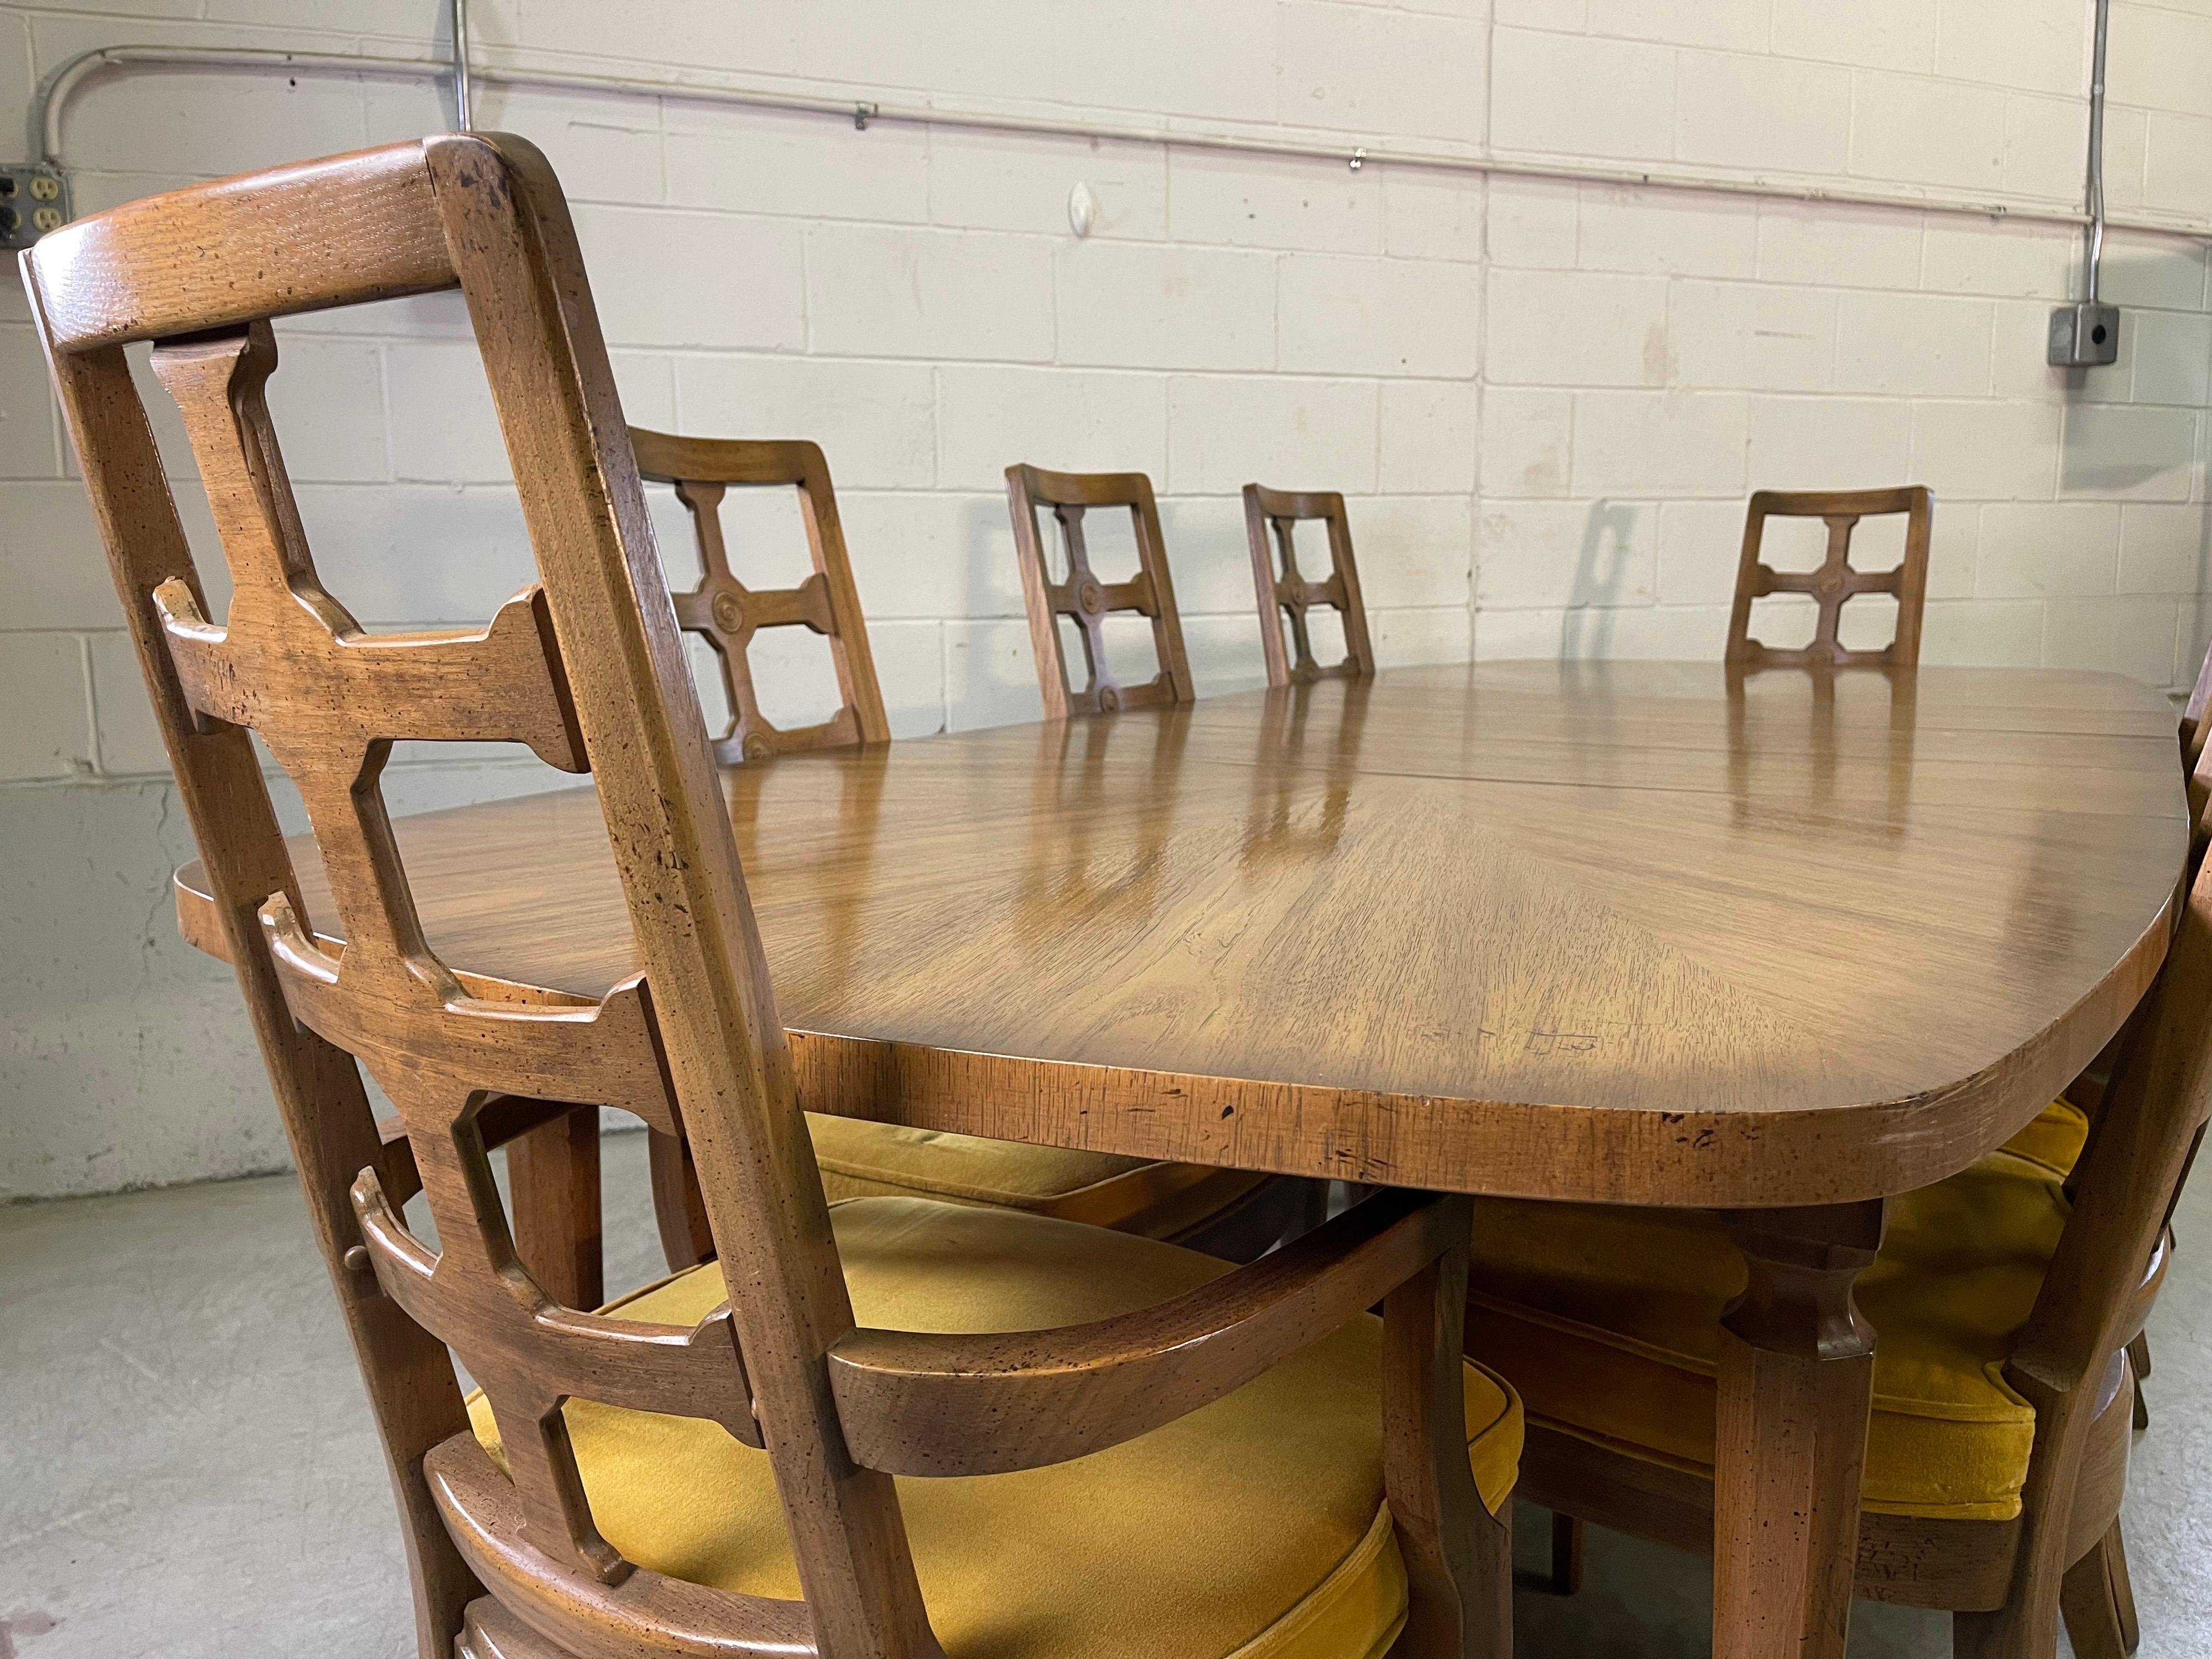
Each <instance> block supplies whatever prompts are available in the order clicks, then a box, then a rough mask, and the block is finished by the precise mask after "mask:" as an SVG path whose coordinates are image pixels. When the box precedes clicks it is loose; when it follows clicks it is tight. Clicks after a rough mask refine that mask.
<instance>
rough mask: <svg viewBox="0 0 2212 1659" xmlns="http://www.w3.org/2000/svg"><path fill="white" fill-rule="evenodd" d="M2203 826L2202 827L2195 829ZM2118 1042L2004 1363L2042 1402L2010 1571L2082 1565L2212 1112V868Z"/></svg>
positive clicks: (2199, 879) (2191, 891)
mask: <svg viewBox="0 0 2212 1659" xmlns="http://www.w3.org/2000/svg"><path fill="white" fill-rule="evenodd" d="M2202 830H2203V826H2202V825H2201V824H2199V825H2198V826H2197V833H2198V834H2199V835H2200V836H2201V834H2202ZM2134 1024H2135V1028H2136V1029H2135V1030H2133V1031H2132V1032H2131V1033H2130V1036H2129V1038H2128V1040H2127V1041H2126V1042H2124V1043H2123V1044H2122V1045H2121V1047H2120V1049H2119V1060H2118V1070H2117V1071H2116V1072H2115V1073H2114V1075H2113V1078H2112V1083H2111V1085H2109V1086H2108V1087H2107V1088H2106V1091H2105V1092H2104V1096H2103V1098H2102V1099H2101V1100H2100V1102H2099V1103H2098V1105H2097V1109H2096V1110H2095V1112H2094V1114H2093V1116H2092V1117H2091V1120H2090V1129H2089V1138H2088V1143H2087V1146H2085V1147H2084V1148H2083V1149H2082V1152H2081V1157H2080V1158H2079V1159H2078V1160H2077V1162H2076V1163H2075V1168H2074V1172H2073V1175H2072V1176H2071V1177H2070V1178H2069V1181H2068V1182H2067V1190H2068V1194H2069V1198H2070V1200H2071V1209H2070V1212H2069V1215H2068V1217H2067V1219H2066V1224H2065V1227H2064V1231H2063V1232H2062V1233H2061V1234H2060V1237H2059V1241H2058V1247H2057V1250H2056V1251H2055V1252H2054V1254H2053V1255H2052V1258H2051V1265H2050V1267H2049V1269H2048V1271H2047V1272H2046V1273H2045V1275H2044V1282H2043V1287H2042V1290H2041V1291H2040V1293H2039V1295H2038V1297H2037V1299H2036V1304H2035V1308H2034V1311H2033V1314H2032V1315H2031V1316H2030V1317H2029V1320H2028V1322H2027V1328H2026V1329H2025V1330H2024V1331H2023V1332H2022V1334H2021V1339H2020V1340H2019V1342H2018V1343H2017V1345H2016V1346H2015V1349H2014V1352H2013V1356H2012V1358H2011V1359H2010V1360H2009V1361H2008V1362H2007V1364H2006V1368H2005V1375H2006V1380H2007V1381H2008V1383H2011V1385H2012V1386H2013V1387H2014V1388H2015V1389H2017V1390H2018V1391H2019V1392H2020V1393H2021V1394H2022V1395H2024V1396H2025V1397H2026V1398H2027V1399H2028V1400H2029V1401H2031V1402H2032V1403H2033V1405H2034V1407H2035V1410H2036V1429H2035V1444H2034V1449H2033V1453H2032V1455H2031V1457H2030V1461H2029V1464H2028V1473H2027V1487H2026V1489H2025V1491H2024V1492H2023V1493H2022V1497H2021V1503H2022V1509H2023V1515H2024V1518H2025V1521H2026V1526H2027V1530H2026V1532H2025V1534H2024V1536H2023V1538H2022V1541H2021V1552H2022V1553H2021V1557H2020V1558H2019V1559H2018V1561H2017V1564H2016V1565H2015V1572H2016V1573H2018V1572H2022V1571H2047V1572H2050V1573H2051V1575H2052V1577H2051V1582H2054V1583H2055V1582H2057V1575H2058V1574H2059V1573H2062V1572H2063V1571H2065V1569H2066V1568H2067V1567H2069V1566H2070V1565H2072V1559H2071V1553H2072V1551H2073V1549H2074V1546H2073V1545H2072V1544H2071V1542H2070V1539H2069V1533H2070V1520H2071V1516H2070V1508H2071V1504H2070V1499H2071V1494H2072V1492H2073V1490H2074V1485H2073V1483H2074V1480H2075V1475H2076V1473H2077V1471H2078V1470H2079V1468H2080V1467H2081V1458H2082V1455H2083V1452H2084V1449H2085V1446H2086V1443H2087V1437H2088V1432H2089V1430H2090V1427H2091V1425H2092V1423H2093V1421H2094V1419H2096V1418H2097V1416H2098V1415H2099V1414H2100V1412H2102V1411H2104V1410H2106V1409H2107V1408H2108V1407H2109V1402H2110V1401H2112V1398H2113V1389H2114V1388H2115V1386H2116V1385H2117V1383H2118V1381H2120V1380H2121V1379H2120V1377H2119V1373H2118V1367H2119V1366H2121V1365H2122V1364H2124V1359H2123V1358H2122V1349H2123V1346H2124V1344H2125V1343H2126V1342H2127V1341H2128V1340H2129V1339H2130V1337H2131V1336H2133V1334H2135V1333H2136V1331H2139V1330H2141V1329H2142V1321H2143V1318H2144V1316H2145V1315H2146V1314H2147V1313H2148V1309H2149V1304H2150V1301H2151V1299H2152V1297H2154V1295H2155V1294H2156V1291H2157V1289H2158V1286H2159V1285H2160V1282H2161V1281H2162V1279H2163V1278H2164V1273H2165V1267H2166V1249H2167V1248H2168V1245H2169V1243H2170V1236H2169V1235H2168V1233H2167V1227H2168V1225H2169V1224H2170V1222H2171V1221H2172V1217H2173V1211H2174V1206H2176V1205H2177V1204H2178V1203H2179V1201H2180V1198H2181V1189H2182V1185H2183V1183H2184V1182H2185V1181H2186V1180H2187V1179H2188V1176H2189V1172H2190V1168H2191V1164H2193V1163H2194V1161H2195V1159H2196V1157H2197V1151H2198V1148H2199V1147H2200V1146H2202V1144H2203V1139H2204V1133H2205V1125H2206V1122H2207V1120H2208V1118H2212V864H2202V865H2199V866H2198V867H2197V869H2196V870H2195V872H2193V874H2192V875H2191V878H2190V880H2189V881H2188V883H2187V884H2186V886H2185V890H2184V893H2183V899H2182V911H2181V917H2180V921H2179V926H2178V927H2176V929H2175V931H2174V933H2173V939H2172V944H2171V945H2169V947H2168V949H2167V952H2166V961H2165V963H2164V965H2163V966H2162V967H2161V968H2160V970H2159V975H2158V978H2157V981H2155V983H2154V985H2153V986H2152V987H2151V990H2150V992H2149V993H2148V996H2147V998H2146V999H2145V1002H2144V1005H2143V1006H2142V1007H2141V1008H2140V1009H2139V1010H2138V1011H2137V1018H2136V1021H2135V1022H2134Z"/></svg>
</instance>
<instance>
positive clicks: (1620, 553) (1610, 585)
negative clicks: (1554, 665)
mask: <svg viewBox="0 0 2212 1659" xmlns="http://www.w3.org/2000/svg"><path fill="white" fill-rule="evenodd" d="M1635 532H1636V509H1635V508H1634V507H1627V506H1624V505H1622V504H1621V503H1620V502H1618V501H1593V502H1591V503H1590V510H1589V520H1588V521H1587V522H1586V523H1584V525H1583V543H1582V549H1581V551H1580V552H1579V553H1578V554H1577V556H1576V561H1575V580H1574V585H1573V586H1572V587H1571V589H1569V591H1568V593H1567V609H1566V614H1565V616H1563V617H1560V618H1559V659H1560V660H1561V661H1563V662H1565V661H1571V660H1572V659H1576V658H1578V657H1603V656H1608V655H1610V654H1611V653H1612V647H1613V607H1614V606H1615V605H1618V604H1619V603H1620V591H1621V586H1622V584H1623V583H1624V582H1625V581H1626V579H1627V575H1628V562H1629V558H1630V556H1631V547H1632V541H1633V538H1634V536H1635Z"/></svg>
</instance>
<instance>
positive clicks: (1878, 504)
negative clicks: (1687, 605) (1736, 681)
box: [1727, 485, 1936, 668]
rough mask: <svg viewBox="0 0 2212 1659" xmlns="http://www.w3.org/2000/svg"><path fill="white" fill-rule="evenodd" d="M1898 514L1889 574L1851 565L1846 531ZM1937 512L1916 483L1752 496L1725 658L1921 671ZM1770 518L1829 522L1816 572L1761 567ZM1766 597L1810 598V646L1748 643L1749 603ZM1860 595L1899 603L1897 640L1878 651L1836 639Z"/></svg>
mask: <svg viewBox="0 0 2212 1659" xmlns="http://www.w3.org/2000/svg"><path fill="white" fill-rule="evenodd" d="M1890 513H1904V514H1905V558H1904V561H1903V562H1902V563H1900V564H1899V565H1898V566H1897V567H1896V568H1894V569H1891V570H1860V569H1858V568H1855V567H1854V566H1853V565H1852V563H1851V533H1852V532H1853V531H1854V530H1855V529H1857V526H1858V522H1859V520H1861V519H1865V518H1876V517H1881V516H1885V515H1887V514H1890ZM1935 513H1936V498H1935V496H1934V495H1932V494H1931V493H1930V492H1929V491H1928V490H1927V489H1923V488H1922V487H1920V486H1918V485H1906V486H1904V487H1902V488H1899V489H1839V490H1776V489H1762V490H1759V491H1758V492H1757V493H1755V494H1754V495H1753V496H1752V498H1751V506H1750V508H1749V510H1748V511H1747V513H1745V515H1744V526H1743V556H1742V558H1741V562H1739V563H1738V564H1737V566H1736V576H1735V608H1734V609H1733V610H1732V611H1730V612H1729V634H1728V653H1727V660H1728V661H1729V663H1730V664H1732V665H1737V666H1741V667H1745V668H1768V667H1773V668H1799V667H1808V666H1831V667H1837V668H1860V667H1884V668H1917V667H1918V666H1919V664H1920V623H1921V617H1922V613H1923V611H1924V610H1925V608H1926V605H1927V601H1928V536H1929V526H1931V525H1932V524H1933V522H1934V520H1935ZM1770 518H1775V519H1785V518H1786V519H1821V520H1826V523H1827V526H1828V545H1827V550H1826V556H1824V557H1823V558H1822V560H1821V562H1820V565H1819V566H1818V567H1817V568H1814V569H1812V570H1787V571H1785V570H1776V569H1774V568H1771V567H1770V566H1768V565H1767V564H1765V563H1764V562H1761V560H1760V557H1759V552H1760V547H1761V544H1762V543H1763V541H1764V538H1765V530H1766V520H1768V519H1770ZM1770 593H1803V594H1808V595H1810V596H1811V598H1812V599H1813V601H1814V605H1815V607H1816V608H1817V611H1818V617H1817V620H1816V621H1815V623H1814V631H1813V639H1812V642H1811V643H1810V644H1809V645H1806V646H1804V647H1799V648H1796V649H1786V650H1785V649H1778V648H1777V647H1772V646H1767V645H1762V644H1760V643H1759V641H1757V640H1755V639H1753V638H1752V636H1751V605H1752V601H1753V599H1764V598H1765V597H1766V596H1767V595H1768V594H1770ZM1861 593H1891V594H1894V595H1895V596H1896V598H1897V633H1896V635H1895V637H1894V638H1893V639H1892V640H1891V641H1890V643H1889V644H1887V645H1886V646H1883V647H1881V649H1879V650H1875V651H1855V650H1851V649H1850V648H1848V647H1845V646H1844V643H1843V641H1842V640H1841V639H1840V638H1839V637H1838V628H1839V627H1840V626H1841V623H1842V619H1843V611H1844V604H1845V602H1846V601H1848V600H1850V599H1852V598H1854V597H1855V596H1857V595H1858V594H1861Z"/></svg>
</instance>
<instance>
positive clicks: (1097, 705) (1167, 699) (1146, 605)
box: [1006, 466, 1198, 720]
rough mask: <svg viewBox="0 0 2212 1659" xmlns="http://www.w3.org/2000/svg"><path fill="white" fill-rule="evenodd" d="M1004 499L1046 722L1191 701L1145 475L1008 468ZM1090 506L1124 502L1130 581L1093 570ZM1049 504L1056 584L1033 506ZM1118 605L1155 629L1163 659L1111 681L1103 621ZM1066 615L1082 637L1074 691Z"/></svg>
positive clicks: (1154, 509)
mask: <svg viewBox="0 0 2212 1659" xmlns="http://www.w3.org/2000/svg"><path fill="white" fill-rule="evenodd" d="M1006 505H1007V507H1008V509H1009V510H1010V511H1011V512H1012V514H1013V520H1014V552H1015V557H1016V560H1017V562H1018V563H1019V564H1020V566H1021V571H1022V599H1023V602H1024V605H1026V606H1027V608H1028V611H1029V619H1030V651H1031V652H1032V653H1034V654H1035V656H1036V674H1037V690H1039V691H1040V692H1042V694H1043V696H1044V714H1045V718H1046V719H1047V720H1062V719H1065V718H1066V716H1067V715H1069V714H1111V713H1113V712H1114V711H1115V709H1118V708H1155V707H1158V706H1159V705H1161V704H1164V703H1178V702H1195V701H1197V696H1198V694H1197V692H1196V691H1195V690H1193V689H1192V684H1191V678H1190V660H1189V659H1188V656H1186V655H1185V654H1184V652H1183V645H1182V617H1181V616H1180V615H1178V614H1177V612H1176V601H1175V583H1174V582H1173V581H1172V580H1170V577H1169V575H1168V559H1167V549H1166V546H1165V544H1164V543H1163V541H1162V540H1161V538H1160V513H1159V508H1158V505H1157V504H1156V503H1155V502H1154V501H1153V500H1152V480H1151V479H1150V478H1148V477H1146V476H1145V475H1144V474H1143V473H1141V472H1048V471H1044V470H1043V469H1042V468H1041V467H1035V466H1010V467H1008V468H1007V469H1006ZM1040 507H1043V508H1048V509H1049V510H1050V512H1051V513H1052V516H1053V520H1054V522H1055V523H1056V524H1057V525H1059V526H1060V549H1061V551H1062V553H1063V555H1064V561H1065V562H1066V567H1067V576H1066V580H1063V581H1058V582H1055V581H1054V580H1053V579H1052V577H1051V575H1050V574H1049V573H1048V571H1047V569H1046V568H1045V553H1044V541H1043V538H1042V535H1041V534H1040V532H1039V529H1038V525H1037V510H1038V509H1039V508H1040ZM1092 507H1121V508H1125V509H1126V510H1127V513H1128V514H1129V518H1130V521H1131V523H1132V525H1133V527H1134V529H1135V532H1136V541H1137V573H1136V574H1134V575H1133V576H1131V577H1130V578H1129V579H1128V580H1127V581H1119V582H1105V581H1101V580H1099V579H1098V575H1097V572H1095V571H1094V570H1092V569H1091V554H1090V550H1089V548H1088V547H1087V546H1086V544H1085V538H1084V529H1083V526H1084V515H1085V513H1088V512H1089V511H1090V510H1091V508H1092ZM1117 611H1133V612H1135V613H1136V614H1138V615H1139V616H1142V617H1146V618H1148V619H1149V620H1150V621H1151V623H1152V647H1153V650H1154V652H1155V653H1156V654H1157V656H1158V661H1159V670H1158V672H1157V673H1156V674H1154V675H1153V677H1152V678H1151V679H1149V680H1146V681H1145V682H1143V683H1142V684H1136V685H1125V684H1122V683H1121V681H1120V680H1119V679H1117V678H1115V675H1114V671H1113V669H1112V668H1111V666H1110V665H1109V664H1108V662H1107V659H1106V638H1105V623H1106V618H1107V617H1108V616H1109V615H1111V614H1113V613H1115V612H1117ZM1061 617H1068V618H1069V619H1071V620H1072V621H1073V623H1074V624H1075V628H1076V631H1077V632H1078V634H1079V635H1080V636H1081V638H1082V641H1083V660H1084V668H1085V684H1084V688H1083V690H1081V691H1076V690H1072V689H1071V687H1070V684H1069V681H1068V674H1067V653H1066V647H1065V646H1063V645H1062V643H1061V641H1060V618H1061Z"/></svg>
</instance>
